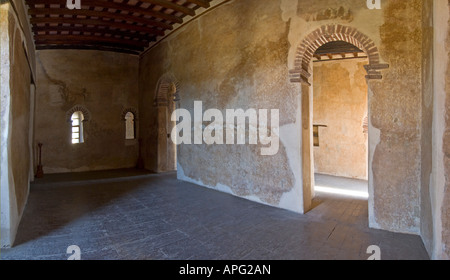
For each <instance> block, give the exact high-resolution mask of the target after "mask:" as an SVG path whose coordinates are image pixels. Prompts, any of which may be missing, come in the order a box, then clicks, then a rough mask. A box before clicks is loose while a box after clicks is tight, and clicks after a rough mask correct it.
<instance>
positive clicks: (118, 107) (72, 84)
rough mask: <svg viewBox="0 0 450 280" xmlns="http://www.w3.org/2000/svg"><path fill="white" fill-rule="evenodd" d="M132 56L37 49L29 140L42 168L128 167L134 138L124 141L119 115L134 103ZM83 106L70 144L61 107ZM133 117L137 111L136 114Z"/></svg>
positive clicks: (135, 88) (135, 69)
mask: <svg viewBox="0 0 450 280" xmlns="http://www.w3.org/2000/svg"><path fill="white" fill-rule="evenodd" d="M138 59H139V58H138V57H136V56H131V55H126V54H118V53H112V52H100V51H84V50H83V51H82V50H44V51H38V52H37V90H36V122H35V126H36V127H35V139H36V144H37V143H38V142H40V143H43V148H42V164H43V166H44V173H62V172H78V171H91V170H103V169H118V168H129V167H134V166H136V164H137V159H138V151H139V144H138V141H137V140H136V141H128V140H127V141H126V140H125V122H124V120H123V119H122V114H123V112H124V110H126V109H127V108H135V109H137V108H138V90H139V88H138V65H139V62H138ZM75 105H81V106H84V107H85V108H86V109H87V110H88V111H89V113H90V120H89V121H86V122H84V124H83V127H84V140H85V142H84V143H83V144H76V145H73V144H72V143H71V135H72V134H71V123H70V122H67V120H66V112H68V111H69V110H70V109H71V108H73V107H74V106H75ZM137 117H138V119H139V116H137Z"/></svg>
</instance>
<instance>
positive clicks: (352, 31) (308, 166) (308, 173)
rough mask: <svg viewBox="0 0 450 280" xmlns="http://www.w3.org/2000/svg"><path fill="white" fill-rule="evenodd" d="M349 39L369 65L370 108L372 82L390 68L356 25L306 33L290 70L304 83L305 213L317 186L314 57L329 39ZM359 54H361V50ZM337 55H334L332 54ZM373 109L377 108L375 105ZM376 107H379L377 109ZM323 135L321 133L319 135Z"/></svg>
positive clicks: (371, 197)
mask: <svg viewBox="0 0 450 280" xmlns="http://www.w3.org/2000/svg"><path fill="white" fill-rule="evenodd" d="M337 41H341V42H346V43H349V44H351V45H353V46H354V47H356V48H358V49H359V50H361V51H363V52H364V54H365V55H366V57H367V60H368V64H367V65H364V69H365V70H366V75H365V79H366V84H367V85H369V86H368V93H366V95H367V96H368V104H369V105H368V107H369V108H370V104H371V103H370V95H371V89H370V81H371V80H381V79H382V78H383V76H382V74H381V70H383V69H387V68H389V65H388V64H383V63H380V55H379V51H378V48H377V46H376V44H375V42H374V41H373V40H372V39H370V38H369V37H368V36H366V35H365V34H363V33H361V32H360V31H359V30H357V29H356V28H353V27H350V26H344V25H340V24H329V25H323V26H321V27H319V28H317V29H316V30H314V31H313V32H311V33H310V34H308V35H307V36H305V37H304V40H303V41H302V42H301V43H300V45H299V46H298V48H297V51H296V53H295V54H296V55H295V60H294V68H293V69H291V70H290V71H289V75H290V80H291V82H292V83H300V84H301V115H302V116H301V118H302V127H301V130H302V132H301V143H302V144H301V163H302V169H301V176H302V190H301V192H302V200H303V201H302V202H301V203H302V208H303V212H304V213H306V212H308V211H309V210H311V209H312V206H313V205H312V204H313V202H312V201H313V198H314V196H315V194H314V191H315V190H314V186H315V182H314V180H315V176H314V171H315V165H314V146H313V144H314V139H313V130H314V124H313V85H312V83H313V80H312V79H311V78H312V73H313V66H312V65H313V64H314V63H313V59H314V55H315V54H316V51H317V50H318V49H319V48H320V47H322V46H324V45H326V44H327V43H330V42H337ZM330 56H331V55H330ZM358 56H359V53H358ZM332 58H334V55H333V56H332ZM346 58H347V57H343V56H341V59H343V60H345V59H346ZM372 109H374V108H372ZM375 110H376V108H375ZM371 113H376V112H370V110H369V114H368V118H367V127H368V131H369V133H368V134H370V130H371V128H370V114H371ZM316 131H318V132H319V134H320V127H319V128H317V129H316ZM319 137H320V136H319ZM368 138H369V143H370V135H369V137H368ZM373 154H374V151H373V150H372V149H371V146H370V145H369V149H368V158H369V159H370V158H371V157H372V156H373ZM368 161H369V166H368V169H369V172H368V174H367V176H368V185H369V187H368V189H369V199H368V205H369V207H368V208H369V209H368V210H369V221H370V218H371V217H373V213H374V195H373V194H374V182H373V176H372V175H371V166H370V160H368Z"/></svg>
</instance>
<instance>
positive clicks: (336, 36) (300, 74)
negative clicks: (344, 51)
mask: <svg viewBox="0 0 450 280" xmlns="http://www.w3.org/2000/svg"><path fill="white" fill-rule="evenodd" d="M334 41H345V42H347V43H350V44H353V45H354V46H356V47H358V48H360V49H361V50H363V51H364V52H365V53H366V54H367V56H368V58H369V64H368V65H366V66H365V68H366V71H367V76H366V78H367V79H382V78H383V76H382V75H381V72H380V70H382V69H387V68H389V65H388V64H381V63H380V55H379V52H378V48H377V47H376V45H375V43H374V42H373V41H372V40H371V39H370V38H369V37H367V36H366V35H364V34H363V33H361V32H359V31H358V30H357V29H355V28H353V27H350V26H344V25H340V24H336V25H335V24H330V25H324V26H322V27H320V28H318V29H316V30H315V31H313V32H312V33H310V34H309V35H307V36H306V37H305V39H304V40H303V42H302V43H301V44H300V46H299V47H298V49H297V53H296V59H295V63H294V69H292V70H290V71H289V74H290V78H291V82H293V83H306V84H308V85H310V83H309V78H310V77H311V69H310V63H311V60H312V57H313V55H314V53H315V52H316V50H317V49H318V48H319V47H320V46H322V45H325V44H326V43H329V42H334Z"/></svg>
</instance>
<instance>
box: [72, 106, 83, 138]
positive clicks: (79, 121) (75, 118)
mask: <svg viewBox="0 0 450 280" xmlns="http://www.w3.org/2000/svg"><path fill="white" fill-rule="evenodd" d="M71 120H72V144H80V143H84V139H83V121H84V116H83V113H82V112H79V111H78V112H75V113H73V115H72V118H71Z"/></svg>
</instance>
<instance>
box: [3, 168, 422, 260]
mask: <svg viewBox="0 0 450 280" xmlns="http://www.w3.org/2000/svg"><path fill="white" fill-rule="evenodd" d="M317 180H318V182H322V184H323V182H329V181H330V178H328V177H318V179H317ZM338 185H339V184H338ZM314 205H315V208H314V209H313V210H312V211H310V212H309V213H307V214H306V215H300V214H296V213H293V212H289V211H285V210H281V209H277V208H273V207H269V206H265V205H261V204H258V203H254V202H250V201H247V200H244V199H241V198H237V197H234V196H231V195H228V194H223V193H220V192H217V191H213V190H210V189H206V188H203V187H198V186H195V185H192V184H190V183H185V182H180V181H177V180H176V174H174V173H168V174H158V175H157V174H149V173H146V172H142V171H135V170H120V171H110V172H90V173H80V174H65V175H53V176H52V175H47V176H46V177H45V178H43V179H40V180H38V181H36V182H35V183H33V184H32V185H31V191H30V196H29V201H28V204H27V207H26V210H25V213H24V214H23V218H22V221H21V224H20V226H19V229H18V235H17V239H16V244H15V246H14V247H13V248H11V249H1V252H0V258H1V259H21V260H22V259H37V260H65V259H67V258H68V257H69V255H68V254H67V253H66V250H67V248H68V247H69V246H70V245H77V246H79V248H80V250H81V259H100V260H103V259H131V260H137V259H139V260H154V259H157V260H165V259H170V260H365V259H367V258H368V257H369V256H370V255H369V254H367V252H366V251H367V248H368V247H369V246H371V245H377V246H379V247H380V249H381V258H382V259H385V260H387V259H390V260H406V259H414V260H422V259H428V255H427V253H426V251H425V248H424V245H423V243H422V241H421V239H420V238H419V237H418V236H414V235H406V234H397V233H390V232H386V231H381V230H374V229H369V228H368V225H367V224H368V222H367V215H368V214H367V199H357V198H352V197H347V196H343V195H330V194H326V193H320V192H318V193H317V197H316V199H315V200H314Z"/></svg>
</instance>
